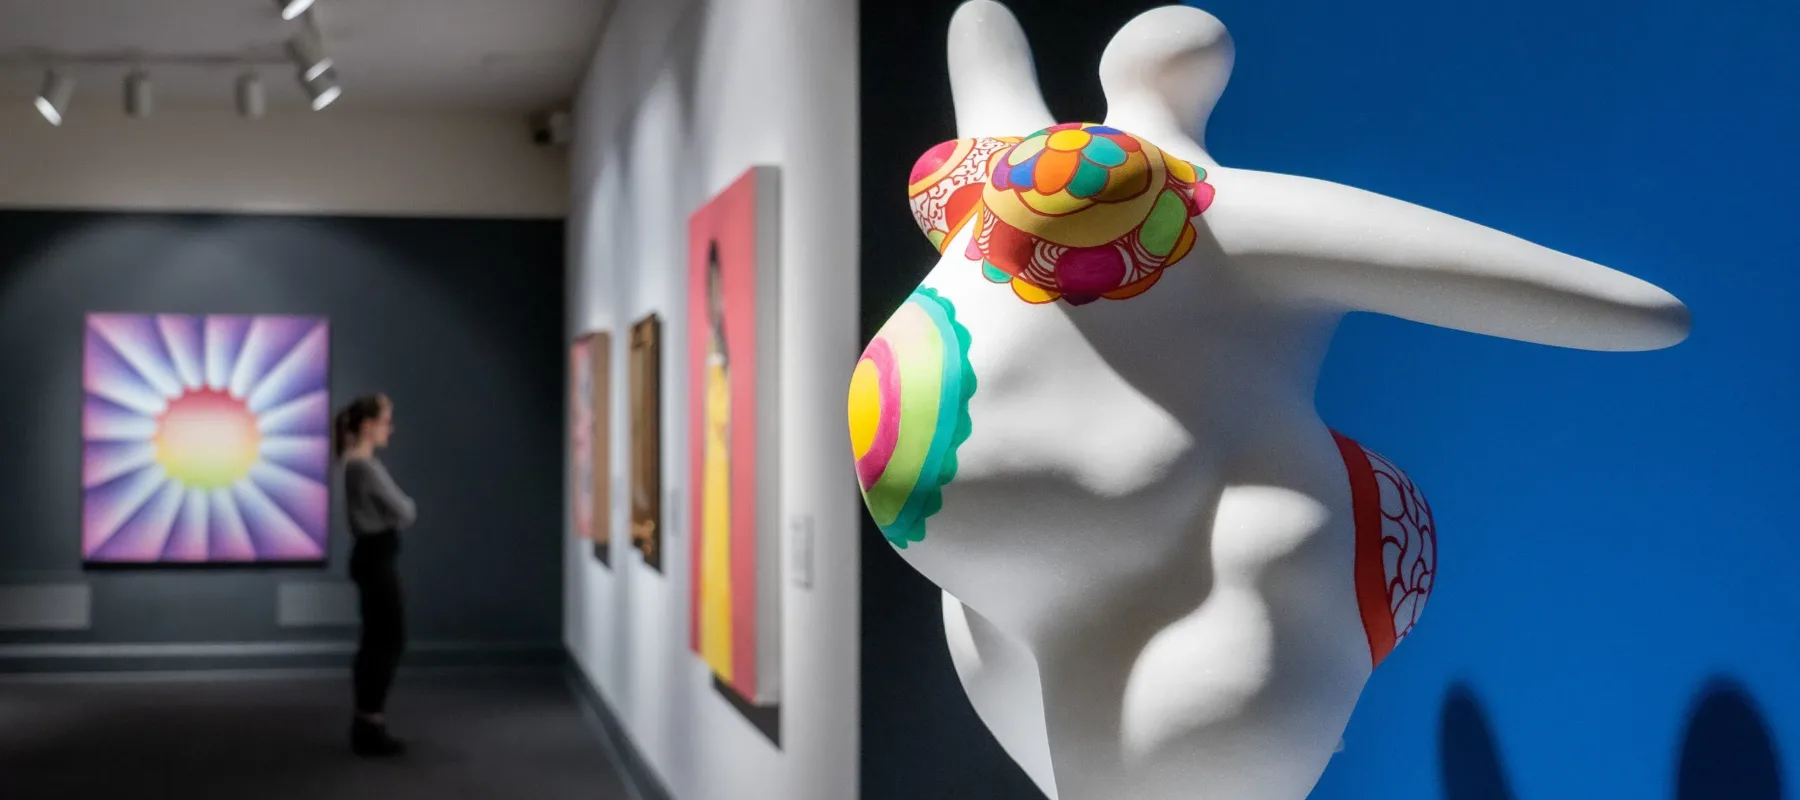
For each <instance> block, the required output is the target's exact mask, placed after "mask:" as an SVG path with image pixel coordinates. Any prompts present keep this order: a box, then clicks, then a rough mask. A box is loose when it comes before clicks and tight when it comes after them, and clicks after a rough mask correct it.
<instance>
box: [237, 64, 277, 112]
mask: <svg viewBox="0 0 1800 800" xmlns="http://www.w3.org/2000/svg"><path fill="white" fill-rule="evenodd" d="M268 107H269V99H268V95H267V94H265V93H264V92H263V83H262V78H260V77H258V76H257V74H256V73H254V72H246V73H244V74H242V75H239V76H238V79H237V108H238V115H239V116H242V117H243V118H245V119H261V118H262V115H263V113H264V112H265V111H267V110H268Z"/></svg>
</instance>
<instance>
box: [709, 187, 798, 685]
mask: <svg viewBox="0 0 1800 800" xmlns="http://www.w3.org/2000/svg"><path fill="white" fill-rule="evenodd" d="M776 180H777V173H776V170H775V168H773V167H756V168H753V169H751V170H750V171H748V172H746V173H745V174H744V175H743V176H742V177H740V178H738V179H737V180H736V181H734V182H733V183H732V184H731V185H730V186H728V187H726V188H725V190H724V191H722V192H720V193H719V194H718V195H717V196H715V197H713V198H712V199H711V200H710V201H708V202H707V203H706V204H705V205H704V206H701V207H700V209H699V210H698V211H695V212H694V214H693V216H692V217H690V219H689V222H688V232H689V237H688V302H687V312H688V313H687V347H688V360H687V370H688V451H689V452H688V480H689V484H688V485H689V487H690V491H689V492H688V495H689V497H690V505H689V516H688V518H689V519H690V520H693V522H692V523H691V524H690V528H691V529H692V531H693V535H692V536H691V537H690V539H691V540H692V548H693V549H692V552H691V556H692V567H693V572H692V575H693V580H692V581H691V582H690V584H691V586H692V589H691V591H692V593H693V596H692V603H691V625H690V633H691V640H690V643H691V646H692V648H693V650H694V652H695V653H697V654H699V655H700V657H701V658H702V659H703V660H704V661H705V662H706V664H707V665H708V666H709V667H710V668H711V669H712V672H713V674H714V675H715V676H716V677H717V678H718V680H719V682H720V683H721V684H723V685H724V686H726V687H729V688H730V689H731V691H733V692H734V693H735V694H737V695H738V696H739V698H740V699H742V700H743V701H745V702H746V703H748V704H750V705H754V706H769V705H774V704H776V703H777V702H779V697H780V693H779V686H780V674H779V670H780V664H781V648H780V633H781V631H780V621H781V616H780V615H781V602H780V589H781V581H780V564H781V558H780V552H781V551H780V547H781V537H780V536H779V531H780V530H781V526H780V518H779V514H780V508H779V502H778V499H779V494H778V492H777V489H778V485H777V476H778V475H779V472H780V452H779V439H778V438H777V436H776V424H777V421H778V418H777V412H778V410H779V407H778V403H779V394H778V392H777V386H778V380H777V378H778V375H779V373H778V372H777V366H778V364H777V357H778V349H777V344H778V343H777V339H776V337H777V334H778V332H779V321H780V316H779V307H778V301H779V296H778V292H777V289H778V283H777V276H778V269H777V263H776V256H777V250H776V233H777V225H778V222H779V217H778V215H777V210H776V205H777V201H778V196H777V186H776Z"/></svg>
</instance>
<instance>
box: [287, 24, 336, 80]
mask: <svg viewBox="0 0 1800 800" xmlns="http://www.w3.org/2000/svg"><path fill="white" fill-rule="evenodd" d="M287 51H288V57H289V58H291V59H293V60H294V66H296V67H299V68H300V79H301V80H303V81H311V80H317V79H318V77H319V76H320V75H323V74H325V72H326V71H327V70H329V69H331V67H332V63H331V56H328V55H326V54H325V44H324V43H323V42H321V41H320V40H319V35H318V33H317V32H315V31H312V30H304V31H301V32H299V33H296V34H294V35H293V36H291V37H289V38H288V41H287Z"/></svg>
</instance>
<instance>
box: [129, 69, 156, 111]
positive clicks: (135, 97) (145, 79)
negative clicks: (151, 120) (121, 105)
mask: <svg viewBox="0 0 1800 800" xmlns="http://www.w3.org/2000/svg"><path fill="white" fill-rule="evenodd" d="M151 100H152V98H151V92H150V76H149V75H148V74H146V73H145V72H144V71H143V70H132V72H131V74H130V75H126V76H125V113H126V115H128V116H131V117H136V118H139V119H142V118H144V117H148V116H150V111H151V106H152V102H151Z"/></svg>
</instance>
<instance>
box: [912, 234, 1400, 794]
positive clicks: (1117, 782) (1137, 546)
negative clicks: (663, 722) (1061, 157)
mask: <svg viewBox="0 0 1800 800" xmlns="http://www.w3.org/2000/svg"><path fill="white" fill-rule="evenodd" d="M952 252H954V250H952ZM959 267H966V269H959ZM1180 269H1182V270H1189V269H1195V270H1198V269H1202V267H1199V266H1188V265H1184V266H1182V267H1181V268H1180ZM976 270H977V267H976V265H974V264H960V263H958V262H957V260H956V259H950V260H947V261H946V262H945V263H944V264H942V265H940V266H939V268H938V269H937V270H935V271H934V272H933V274H932V276H931V277H930V278H929V279H928V280H927V281H926V282H925V284H924V285H925V287H927V288H928V289H931V290H934V291H935V293H936V294H937V295H938V296H939V297H941V298H942V300H943V301H945V302H946V303H947V304H948V306H950V307H953V308H954V310H955V317H956V320H957V322H958V323H959V324H961V325H962V326H963V327H965V328H966V329H967V337H968V354H967V360H968V365H969V366H970V368H971V371H972V373H973V374H974V375H975V376H976V378H977V379H978V383H979V387H978V389H977V390H975V391H974V392H973V394H972V395H971V396H970V397H969V400H968V413H969V417H970V422H971V425H970V431H969V434H968V437H967V440H966V441H964V442H962V443H961V445H960V447H958V448H957V449H956V452H955V462H956V469H955V474H954V480H952V481H950V482H948V484H947V485H946V486H944V488H943V490H942V492H943V501H942V508H941V510H938V511H937V512H936V513H935V514H932V515H930V516H929V517H928V518H927V519H926V520H925V521H924V528H923V538H922V539H921V540H920V541H918V542H916V543H908V545H907V546H906V547H905V548H904V549H903V550H902V551H901V552H902V554H903V555H904V557H905V558H906V559H907V560H908V562H909V563H911V564H912V565H913V566H914V567H915V568H916V569H918V570H919V571H920V572H921V573H922V574H924V575H926V576H927V577H929V578H931V579H932V580H933V581H934V582H936V583H937V584H938V585H939V586H941V587H942V588H943V589H944V590H945V591H946V592H948V593H949V594H951V595H953V596H954V597H956V598H957V599H959V600H961V601H962V602H963V603H964V604H966V605H967V606H968V607H969V608H970V609H972V610H974V611H976V612H978V613H979V614H980V615H981V616H983V617H985V618H986V619H987V620H989V621H991V622H992V623H993V624H994V625H995V626H996V627H998V628H999V629H1000V630H1002V631H1004V632H1005V633H1006V634H1007V635H1008V636H1009V637H1011V638H1012V639H1014V640H1016V641H1017V643H1019V644H1020V645H1023V646H1024V647H1025V648H1027V649H1029V650H1030V651H1031V652H1032V653H1033V655H1034V658H1033V659H1032V660H1034V661H1035V663H1036V665H1037V669H1038V672H1039V675H1038V678H1039V680H1041V684H1042V688H1043V702H1044V710H1043V714H1044V718H1045V724H1046V727H1047V729H1048V733H1049V739H1050V749H1051V751H1052V752H1053V753H1054V754H1055V762H1056V773H1057V783H1058V784H1059V788H1060V790H1061V793H1062V794H1063V795H1064V796H1066V797H1090V796H1101V795H1108V794H1111V793H1120V792H1122V794H1116V796H1139V797H1162V796H1165V795H1164V794H1163V793H1165V792H1169V793H1175V794H1171V795H1169V796H1177V795H1179V796H1193V795H1191V794H1181V793H1182V792H1183V791H1184V790H1185V791H1186V792H1189V793H1191V792H1193V791H1194V790H1195V789H1196V788H1197V787H1198V786H1200V785H1201V784H1207V785H1212V786H1214V787H1220V788H1222V787H1227V786H1230V787H1237V786H1242V787H1246V788H1244V789H1233V790H1232V791H1231V792H1230V793H1221V794H1219V795H1218V796H1220V797H1230V798H1234V799H1236V800H1244V799H1245V798H1256V797H1292V796H1298V795H1303V794H1304V793H1305V791H1306V790H1307V789H1308V788H1309V787H1310V786H1311V783H1312V781H1314V780H1316V778H1317V775H1318V772H1319V771H1322V770H1323V769H1324V766H1325V762H1326V761H1327V760H1328V759H1329V757H1330V754H1331V752H1332V749H1333V746H1334V745H1335V744H1336V742H1337V736H1338V732H1340V731H1342V730H1343V727H1344V724H1345V722H1346V721H1347V720H1348V718H1349V714H1350V711H1351V709H1352V708H1353V707H1354V705H1355V702H1356V698H1357V696H1358V694H1359V693H1360V691H1361V688H1362V685H1363V683H1364V682H1365V681H1366V679H1367V677H1368V675H1369V674H1370V671H1371V668H1372V665H1373V664H1374V663H1376V662H1378V661H1379V658H1380V657H1381V656H1385V654H1386V653H1385V650H1386V649H1391V647H1392V643H1393V641H1394V640H1395V639H1396V638H1397V637H1396V630H1395V629H1394V627H1393V622H1392V616H1391V613H1389V614H1388V616H1387V617H1386V618H1385V620H1384V619H1383V617H1382V614H1379V613H1376V614H1371V613H1369V612H1370V611H1371V609H1374V608H1377V607H1379V608H1380V609H1381V610H1383V611H1388V610H1389V609H1387V607H1386V605H1385V604H1384V602H1383V600H1382V597H1381V596H1380V594H1381V592H1382V591H1383V589H1384V588H1385V587H1384V583H1391V581H1390V580H1389V577H1388V576H1389V575H1390V574H1398V572H1400V571H1401V570H1402V565H1401V562H1403V561H1407V560H1408V558H1402V557H1401V556H1408V557H1410V559H1411V561H1412V562H1414V563H1412V564H1411V566H1410V567H1409V568H1411V569H1412V572H1411V573H1410V574H1409V575H1408V576H1407V579H1406V580H1404V581H1402V582H1401V583H1402V584H1403V587H1402V588H1403V589H1406V590H1407V591H1412V590H1422V591H1428V590H1429V578H1428V572H1429V567H1430V565H1431V562H1430V561H1429V559H1430V558H1434V557H1435V553H1434V552H1421V547H1427V546H1429V545H1420V546H1415V547H1413V549H1412V552H1411V553H1399V552H1396V553H1395V557H1394V558H1393V559H1390V560H1391V561H1392V562H1393V563H1394V564H1395V567H1394V569H1392V570H1387V569H1383V568H1382V567H1381V558H1382V556H1381V553H1380V550H1381V545H1380V540H1379V537H1380V535H1381V533H1380V532H1381V530H1382V528H1383V526H1382V517H1381V516H1380V514H1379V511H1380V508H1381V506H1382V503H1381V498H1380V495H1381V491H1380V490H1381V487H1382V486H1383V485H1384V483H1383V481H1384V480H1385V481H1386V482H1387V484H1391V486H1392V489H1391V490H1390V492H1389V494H1390V495H1391V496H1392V497H1391V501H1390V503H1389V505H1390V506H1392V507H1393V509H1395V510H1396V513H1395V514H1393V515H1392V516H1395V517H1396V521H1393V522H1394V524H1395V525H1398V524H1400V522H1399V521H1398V520H1404V519H1408V517H1407V515H1406V514H1405V513H1404V506H1405V503H1403V502H1402V500H1407V501H1411V500H1412V499H1413V495H1412V494H1409V493H1406V492H1402V491H1401V490H1400V488H1399V487H1400V485H1401V483H1403V482H1404V476H1402V475H1400V474H1399V472H1398V470H1397V469H1394V468H1393V467H1392V466H1391V465H1390V464H1387V463H1386V462H1385V461H1382V460H1380V459H1379V457H1374V458H1370V457H1368V456H1364V455H1362V451H1361V450H1360V448H1357V447H1356V446H1355V445H1354V444H1353V443H1348V440H1346V439H1341V438H1339V437H1336V436H1334V434H1333V433H1332V432H1331V431H1330V430H1329V429H1327V428H1326V427H1325V426H1324V425H1323V423H1321V422H1320V421H1319V420H1318V418H1317V416H1316V415H1315V414H1314V413H1313V411H1312V408H1311V402H1310V397H1309V396H1289V395H1293V394H1295V393H1294V392H1292V391H1291V387H1290V386H1288V385H1285V384H1284V380H1285V378H1287V377H1289V376H1287V375H1286V372H1284V370H1283V369H1281V368H1280V365H1271V366H1272V368H1271V369H1268V370H1267V371H1266V372H1264V371H1262V370H1257V369H1249V370H1246V369H1243V368H1242V365H1243V363H1245V362H1246V361H1247V360H1248V361H1258V359H1257V358H1256V356H1257V354H1256V353H1245V352H1239V351H1237V350H1236V349H1234V348H1233V347H1232V346H1231V343H1230V341H1229V339H1230V338H1231V337H1229V336H1224V337H1220V338H1222V339H1225V340H1226V341H1224V342H1222V343H1221V344H1220V346H1219V347H1217V348H1207V347H1182V346H1174V345H1171V346H1167V347H1156V346H1155V345H1154V343H1147V344H1145V345H1144V346H1142V347H1137V348H1133V347H1131V346H1121V345H1120V344H1119V343H1118V342H1116V341H1114V340H1112V339H1111V338H1110V337H1109V334H1108V332H1107V321H1106V320H1105V319H1104V318H1103V316H1100V315H1104V314H1107V313H1118V312H1121V311H1124V312H1129V311H1131V310H1132V309H1130V308H1127V307H1135V310H1136V312H1137V313H1140V314H1150V315H1158V314H1163V313H1167V310H1166V309H1159V308H1158V307H1157V304H1155V303H1153V302H1147V301H1151V300H1152V298H1153V297H1155V296H1156V295H1158V294H1159V293H1158V292H1152V293H1150V294H1149V295H1146V296H1145V297H1144V298H1142V299H1141V300H1137V301H1134V302H1132V303H1119V304H1101V305H1099V306H1095V307H1090V308H1088V309H1077V310H1074V311H1072V312H1070V311H1065V310H1064V309H1063V308H1062V307H1058V306H1031V305H1027V304H1024V303H1020V302H1018V300H1017V299H1016V298H1015V297H1014V296H1013V295H1012V293H1011V292H1010V291H1008V290H1007V289H1005V288H1004V287H1002V286H997V285H994V284H993V283H990V282H988V281H986V280H983V279H982V278H981V277H980V276H979V274H978V273H977V272H976ZM1199 279H1201V278H1199V277H1198V276H1191V275H1190V276H1188V277H1187V278H1186V279H1184V280H1190V281H1191V280H1199ZM1160 291H1161V293H1162V296H1163V297H1164V298H1165V299H1166V298H1172V297H1177V296H1178V295H1180V294H1182V292H1181V290H1180V289H1178V288H1176V287H1174V286H1166V287H1165V288H1164V289H1163V290H1160ZM1189 296H1190V297H1191V296H1192V295H1189ZM1107 306H1111V308H1107ZM1196 311H1197V312H1199V311H1201V310H1200V309H1196ZM1084 314H1086V315H1089V316H1087V317H1086V318H1084V317H1083V316H1082V315H1084ZM1140 329H1141V328H1140ZM1303 361H1304V359H1303V358H1302V362H1303ZM1300 368H1301V369H1304V368H1305V367H1304V366H1301V367H1300ZM1196 374H1206V375H1207V376H1208V380H1207V381H1199V380H1196V379H1195V376H1196ZM1202 384H1204V386H1202ZM1208 387H1210V388H1208ZM1221 387H1223V390H1224V391H1226V392H1229V393H1231V394H1232V395H1233V396H1231V397H1224V396H1221V395H1219V394H1218V393H1217V392H1218V391H1219V390H1220V388H1221ZM1208 392H1212V394H1208ZM1358 464H1360V465H1361V467H1360V469H1358V468H1357V466H1358ZM1347 465H1348V466H1347ZM1378 471H1379V472H1380V473H1381V474H1387V475H1390V476H1392V477H1390V478H1382V477H1380V476H1379V475H1378V474H1377V473H1378ZM1353 488H1356V489H1360V490H1361V491H1360V492H1359V493H1353ZM1413 505H1414V506H1415V507H1417V509H1418V510H1419V511H1420V512H1423V511H1424V508H1423V506H1422V501H1419V502H1414V503H1413ZM1359 510H1361V511H1362V512H1363V513H1362V516H1363V518H1364V525H1363V531H1362V533H1363V539H1362V546H1363V548H1364V549H1363V553H1364V554H1363V555H1362V556H1361V562H1360V567H1361V568H1360V575H1361V579H1362V581H1361V585H1360V586H1359V554H1358V546H1359V540H1358V529H1357V524H1356V523H1357V518H1358V511H1359ZM1371 512H1373V513H1374V515H1373V516H1371ZM1426 513H1427V514H1428V512H1426ZM1411 519H1414V520H1422V521H1423V523H1424V524H1422V525H1415V528H1417V530H1416V531H1415V532H1414V538H1415V539H1419V538H1420V537H1422V536H1426V535H1427V534H1428V533H1429V523H1428V518H1425V517H1421V516H1420V515H1418V514H1414V515H1413V516H1412V517H1411ZM1371 520H1372V522H1371ZM1371 525H1372V526H1373V527H1371ZM1371 533H1373V534H1374V535H1375V536H1376V537H1377V538H1375V539H1373V540H1371V539H1370V538H1369V536H1370V534H1371ZM1398 538H1400V539H1401V540H1404V539H1405V534H1404V532H1402V533H1401V535H1400V536H1399V537H1398ZM1421 541H1423V540H1422V539H1421ZM1371 542H1373V545H1374V548H1373V551H1371V550H1370V548H1369V546H1370V544H1371ZM1403 543H1404V542H1403ZM1371 553H1372V554H1371ZM1421 557H1423V558H1425V559H1427V560H1421ZM1420 565H1423V568H1424V569H1425V572H1426V573H1427V575H1426V576H1425V577H1421V573H1420V572H1419V571H1418V567H1419V566H1420ZM1371 567H1373V569H1371ZM1422 591H1420V592H1414V594H1413V595H1410V596H1408V598H1407V606H1406V610H1405V614H1406V615H1407V624H1408V625H1409V624H1410V621H1411V618H1412V617H1411V615H1412V614H1414V613H1415V612H1414V610H1413V609H1414V608H1415V607H1416V606H1417V605H1419V604H1421V603H1420V602H1419V601H1422V599H1423V596H1422ZM1359 593H1360V595H1361V596H1362V598H1363V599H1362V601H1360V602H1359ZM1402 594H1403V595H1404V594H1405V592H1402ZM1371 603H1373V605H1371ZM1369 622H1375V623H1380V624H1376V625H1374V626H1373V627H1371V625H1369V624H1366V623H1369ZM1381 624H1385V625H1387V626H1388V627H1387V629H1386V633H1385V634H1382V633H1380V630H1381V628H1380V625H1381ZM1398 633H1399V634H1401V635H1403V634H1404V629H1402V630H1400V631H1398ZM1372 642H1373V645H1372ZM1372 646H1373V649H1372ZM973 691H975V690H974V689H973V688H972V692H973ZM972 699H973V700H974V701H975V703H976V706H977V708H978V709H979V708H981V707H982V706H983V698H981V697H972ZM1094 719H1108V720H1116V721H1117V725H1116V727H1113V728H1110V729H1105V728H1101V729H1096V727H1095V726H1094V725H1093V724H1092V720H1094ZM996 734H997V735H1000V736H1002V738H1003V739H1004V738H1005V736H1006V734H1005V733H1004V732H1003V731H1001V730H996ZM1003 744H1007V745H1008V746H1009V748H1013V747H1015V746H1016V745H1015V744H1014V743H1008V742H1004V741H1003ZM1296 760H1300V761H1303V762H1307V763H1308V764H1309V767H1310V769H1308V770H1303V771H1298V772H1297V771H1295V770H1294V769H1293V768H1292V765H1293V764H1294V763H1295V762H1296ZM1304 773H1310V774H1304ZM1197 781H1198V782H1200V783H1196V782H1197ZM1294 781H1304V782H1305V783H1304V785H1299V784H1295V785H1292V786H1290V785H1286V784H1288V783H1292V782H1294ZM1133 792H1137V793H1138V794H1133ZM1296 792H1297V793H1298V794H1296ZM1198 796H1203V797H1204V796H1211V795H1198Z"/></svg>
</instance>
